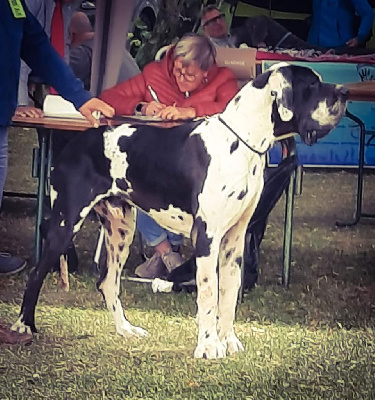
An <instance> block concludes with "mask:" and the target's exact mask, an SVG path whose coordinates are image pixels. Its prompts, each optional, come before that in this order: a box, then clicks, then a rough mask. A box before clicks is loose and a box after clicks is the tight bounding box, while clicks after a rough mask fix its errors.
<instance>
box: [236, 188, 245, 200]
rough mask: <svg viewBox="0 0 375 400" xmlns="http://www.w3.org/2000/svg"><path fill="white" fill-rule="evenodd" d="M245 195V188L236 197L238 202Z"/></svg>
mask: <svg viewBox="0 0 375 400" xmlns="http://www.w3.org/2000/svg"><path fill="white" fill-rule="evenodd" d="M246 194H247V188H246V189H244V190H241V193H240V194H239V195H238V196H237V199H238V200H242V199H243V198H244V197H245V196H246Z"/></svg>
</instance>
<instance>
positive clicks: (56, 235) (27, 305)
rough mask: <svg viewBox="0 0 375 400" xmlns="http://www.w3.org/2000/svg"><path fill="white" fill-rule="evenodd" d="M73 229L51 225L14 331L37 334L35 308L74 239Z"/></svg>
mask: <svg viewBox="0 0 375 400" xmlns="http://www.w3.org/2000/svg"><path fill="white" fill-rule="evenodd" d="M73 236H74V234H73V229H72V227H70V228H68V227H67V226H61V225H60V226H55V225H54V224H51V227H50V230H49V232H48V234H47V237H46V241H45V243H44V246H43V253H42V257H41V259H40V262H39V263H38V265H37V266H36V267H35V268H34V269H33V270H32V271H31V273H30V276H29V279H28V281H27V285H26V290H25V293H24V296H23V301H22V306H21V311H20V315H19V317H18V319H17V321H16V322H15V323H14V324H13V326H12V330H15V331H17V332H19V333H25V332H27V333H31V332H37V330H36V327H35V307H36V304H37V301H38V297H39V293H40V289H41V287H42V284H43V281H44V279H45V277H46V275H47V274H48V272H49V271H50V270H51V267H52V266H53V265H55V264H56V262H57V261H58V260H59V257H60V255H61V254H63V253H64V252H65V251H66V250H67V248H68V246H69V243H70V242H71V240H72V239H73Z"/></svg>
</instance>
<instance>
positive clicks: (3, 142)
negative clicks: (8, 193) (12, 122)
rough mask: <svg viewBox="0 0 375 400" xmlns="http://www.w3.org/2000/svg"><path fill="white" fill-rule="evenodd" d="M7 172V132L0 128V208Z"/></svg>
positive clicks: (5, 129)
mask: <svg viewBox="0 0 375 400" xmlns="http://www.w3.org/2000/svg"><path fill="white" fill-rule="evenodd" d="M7 172H8V131H7V128H5V127H0V207H1V201H2V199H3V191H4V186H5V178H6V176H7Z"/></svg>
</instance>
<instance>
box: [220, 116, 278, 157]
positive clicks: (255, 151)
mask: <svg viewBox="0 0 375 400" xmlns="http://www.w3.org/2000/svg"><path fill="white" fill-rule="evenodd" d="M218 120H219V121H220V122H221V123H222V124H223V125H224V126H225V127H226V128H227V129H229V130H230V131H231V132H232V133H233V134H234V135H235V136H236V137H237V139H239V140H240V141H241V142H242V143H243V144H244V145H245V146H246V147H247V148H248V149H250V150H251V151H252V152H254V153H256V154H258V155H259V156H264V155H265V154H266V153H267V152H268V150H269V149H270V147H271V145H269V146H268V147H267V149H266V150H265V151H258V150H257V149H254V148H253V147H251V146H250V145H249V144H248V143H246V142H245V141H244V140H243V139H242V137H241V136H239V135H238V133H237V132H236V131H235V130H233V129H232V128H231V127H230V126H229V125H228V124H227V123H226V122H225V121H224V120H223V119H222V118H221V117H220V115H219V117H218Z"/></svg>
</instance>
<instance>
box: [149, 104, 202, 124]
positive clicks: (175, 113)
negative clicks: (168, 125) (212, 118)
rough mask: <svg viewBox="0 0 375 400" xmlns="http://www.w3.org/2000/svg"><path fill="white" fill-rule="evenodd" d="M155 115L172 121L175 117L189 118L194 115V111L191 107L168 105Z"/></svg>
mask: <svg viewBox="0 0 375 400" xmlns="http://www.w3.org/2000/svg"><path fill="white" fill-rule="evenodd" d="M155 117H160V118H162V119H166V120H171V121H174V120H176V119H190V118H195V117H196V112H195V110H194V108H192V107H175V106H168V107H165V108H164V109H163V110H161V111H159V112H158V113H156V114H155Z"/></svg>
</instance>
